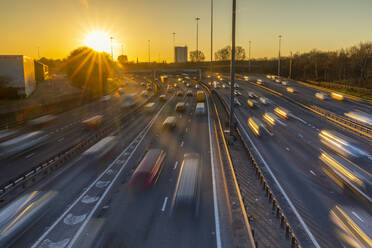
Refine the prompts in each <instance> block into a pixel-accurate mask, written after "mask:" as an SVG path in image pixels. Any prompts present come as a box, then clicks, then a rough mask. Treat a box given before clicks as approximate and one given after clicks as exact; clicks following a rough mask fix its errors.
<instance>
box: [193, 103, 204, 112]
mask: <svg viewBox="0 0 372 248" xmlns="http://www.w3.org/2000/svg"><path fill="white" fill-rule="evenodd" d="M195 114H196V115H204V114H205V104H204V102H198V103H197V104H196V107H195Z"/></svg>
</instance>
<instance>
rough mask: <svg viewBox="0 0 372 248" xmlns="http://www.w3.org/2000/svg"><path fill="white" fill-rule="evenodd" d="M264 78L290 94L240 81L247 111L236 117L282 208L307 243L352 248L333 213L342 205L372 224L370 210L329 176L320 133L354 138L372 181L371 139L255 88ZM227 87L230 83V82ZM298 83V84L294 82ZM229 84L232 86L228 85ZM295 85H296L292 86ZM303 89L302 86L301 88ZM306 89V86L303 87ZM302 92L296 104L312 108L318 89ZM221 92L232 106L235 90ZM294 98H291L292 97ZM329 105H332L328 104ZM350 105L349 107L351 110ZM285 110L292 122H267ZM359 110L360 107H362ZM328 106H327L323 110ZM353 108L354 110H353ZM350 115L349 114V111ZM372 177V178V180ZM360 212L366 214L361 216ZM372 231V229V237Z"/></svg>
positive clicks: (340, 105) (341, 107)
mask: <svg viewBox="0 0 372 248" xmlns="http://www.w3.org/2000/svg"><path fill="white" fill-rule="evenodd" d="M258 78H261V79H262V80H263V81H264V85H265V86H266V87H269V88H270V89H274V90H278V91H279V89H280V88H281V93H284V91H283V88H282V86H281V85H278V84H277V83H273V82H270V83H267V79H266V80H265V78H264V77H263V76H261V77H260V76H259V77H256V76H251V75H249V81H250V82H246V81H243V80H238V81H237V82H236V83H238V84H239V86H240V89H239V91H240V92H241V94H242V95H241V96H238V97H237V98H238V99H239V102H240V103H241V107H236V108H235V109H236V112H235V114H236V118H237V121H238V123H239V125H240V126H241V127H242V129H243V132H242V133H243V137H244V138H245V139H246V141H247V143H249V145H250V146H251V147H252V150H253V151H254V152H255V155H256V156H257V157H258V158H259V161H260V163H261V165H262V167H263V170H264V172H265V173H266V175H267V178H268V179H269V181H270V183H269V184H270V185H272V186H271V187H273V188H274V189H275V191H276V193H277V195H278V196H280V197H279V201H280V205H281V206H282V208H284V209H285V212H286V215H287V216H288V217H289V222H290V223H292V227H293V228H294V229H295V233H297V235H299V236H303V237H299V238H300V240H301V239H302V240H304V239H307V240H308V241H309V243H310V244H311V245H313V246H315V247H341V246H345V245H346V246H347V245H348V240H351V239H349V236H348V234H346V235H345V233H344V232H343V231H342V228H340V226H339V225H338V224H337V223H336V222H335V221H334V220H333V218H331V212H332V210H334V208H335V207H336V206H342V207H347V208H350V209H352V212H354V215H355V216H357V217H360V216H362V214H363V216H366V217H365V219H363V218H360V220H358V221H357V222H359V223H361V224H363V222H364V223H370V220H371V216H370V214H364V213H365V212H366V211H368V210H370V209H368V208H369V207H370V205H367V206H364V205H363V204H362V203H361V202H360V201H358V200H357V199H355V198H354V197H353V194H350V193H346V192H345V191H343V190H342V189H341V188H339V187H338V186H337V184H336V183H335V182H334V181H333V180H332V179H331V178H330V177H328V175H327V174H325V172H324V170H323V166H322V165H321V163H320V161H319V156H320V153H321V151H322V150H321V149H326V148H325V147H324V145H323V144H322V143H321V142H320V139H319V136H318V135H319V132H320V131H321V130H323V129H327V130H334V131H337V132H338V133H340V134H342V135H345V136H347V137H352V138H353V139H354V140H355V141H356V144H357V147H358V148H359V149H361V150H363V151H365V152H366V153H367V155H366V156H365V157H364V158H363V159H360V158H352V160H353V159H354V161H353V162H355V164H354V165H355V166H359V167H361V168H362V169H364V170H365V173H366V174H367V175H369V176H370V173H371V168H370V165H371V162H372V160H371V159H372V156H371V154H370V152H371V151H372V144H371V142H370V140H367V139H364V138H362V137H359V136H358V135H355V133H352V132H349V131H348V130H346V129H342V128H339V127H338V126H335V125H333V124H332V123H330V122H329V121H327V120H325V119H323V118H320V117H319V116H317V115H315V114H314V113H312V112H310V111H307V110H305V109H303V108H301V107H300V106H298V105H296V104H294V103H292V102H290V101H287V100H286V99H284V98H283V97H281V96H278V95H276V94H272V93H271V92H269V91H267V90H265V89H263V88H261V87H259V86H258V85H256V84H255V82H256V80H257V79H258ZM225 82H226V81H225ZM291 84H292V83H291ZM226 85H227V84H226ZM292 85H293V84H292ZM296 87H297V86H296ZM302 87H305V86H302ZM302 87H301V89H300V87H298V88H297V93H296V94H295V96H291V97H294V98H295V99H296V100H299V101H302V102H304V103H308V102H311V101H314V100H312V98H315V97H314V90H312V89H307V90H306V91H305V93H304V94H303V91H302ZM216 92H217V93H218V94H219V95H220V96H221V97H222V99H223V100H224V101H225V103H226V105H228V106H229V105H230V88H229V87H227V88H222V87H220V88H217V89H216ZM248 92H254V93H255V94H256V95H257V96H258V97H261V96H264V97H266V98H268V99H269V100H270V102H269V104H262V103H261V102H260V101H259V100H258V98H256V99H253V98H250V97H249V96H248ZM288 94H290V93H288ZM248 99H250V100H254V101H256V106H255V107H253V108H252V107H250V106H249V105H248V104H247V100H248ZM327 103H328V102H327ZM326 105H327V106H326V107H327V108H329V110H334V111H335V112H337V111H336V108H335V107H333V106H337V109H339V110H345V109H346V110H347V107H346V106H349V105H352V103H351V102H347V103H346V102H341V103H340V102H336V103H333V104H329V105H328V104H326ZM345 105H346V106H345ZM278 106H279V107H283V108H285V109H287V110H289V112H290V113H291V116H290V118H288V119H287V120H284V119H280V118H278V119H277V122H276V125H274V126H270V125H267V123H265V122H264V121H263V120H262V116H263V114H264V113H267V112H269V113H273V112H274V111H273V109H274V108H275V107H278ZM355 106H358V107H359V106H360V105H359V103H358V104H357V105H356V104H355V105H354V106H353V107H355ZM322 107H324V106H322ZM353 107H350V109H352V108H353ZM367 108H368V111H369V112H370V111H371V107H370V106H369V107H367ZM347 111H348V110H347ZM252 116H255V117H257V119H259V120H261V121H262V122H263V125H264V129H265V130H264V135H261V136H256V135H254V134H253V132H252V131H251V129H250V128H249V127H248V124H247V120H248V118H249V117H252ZM369 178H370V177H369ZM358 213H360V214H359V215H358ZM369 231H370V230H368V232H369Z"/></svg>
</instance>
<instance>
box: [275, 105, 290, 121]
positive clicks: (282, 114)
mask: <svg viewBox="0 0 372 248" xmlns="http://www.w3.org/2000/svg"><path fill="white" fill-rule="evenodd" d="M274 113H275V114H276V115H277V116H279V117H280V118H282V119H288V118H289V111H288V110H286V109H285V108H282V107H276V108H274Z"/></svg>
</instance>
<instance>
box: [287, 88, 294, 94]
mask: <svg viewBox="0 0 372 248" xmlns="http://www.w3.org/2000/svg"><path fill="white" fill-rule="evenodd" d="M287 92H289V93H295V92H296V90H295V89H294V88H292V87H287Z"/></svg>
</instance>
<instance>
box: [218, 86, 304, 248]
mask: <svg viewBox="0 0 372 248" xmlns="http://www.w3.org/2000/svg"><path fill="white" fill-rule="evenodd" d="M212 93H213V94H215V95H216V96H217V98H218V100H219V101H220V102H221V104H222V106H223V108H224V110H225V111H226V113H227V114H228V115H229V116H230V112H229V108H228V107H227V105H226V102H225V101H224V100H223V99H222V98H221V96H220V95H219V94H218V93H217V92H216V91H214V90H213V91H212ZM236 131H237V134H238V138H239V140H240V141H241V142H242V144H243V146H244V148H245V150H246V152H247V154H248V156H249V158H250V164H251V165H252V166H253V168H254V170H255V172H256V175H257V179H258V180H259V182H260V184H261V185H262V188H263V190H264V191H265V196H266V197H267V198H268V200H269V201H270V202H271V203H272V210H273V211H275V216H276V217H277V218H278V219H280V227H281V228H283V229H285V235H286V238H290V242H291V247H298V248H300V247H301V246H300V244H299V242H298V240H297V238H296V235H295V234H294V232H293V228H292V227H291V225H290V224H289V222H288V220H287V218H286V216H285V214H284V212H283V210H282V209H281V208H280V206H279V203H278V200H277V199H276V197H275V195H274V193H273V191H272V190H271V188H270V186H269V184H268V182H267V180H266V179H265V176H264V174H263V173H262V170H261V168H260V166H259V165H258V164H257V162H256V159H255V158H254V155H253V153H252V152H251V151H250V149H249V146H248V145H247V143H246V142H245V140H244V139H243V136H242V135H241V132H240V130H239V128H238V127H237V128H236Z"/></svg>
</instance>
